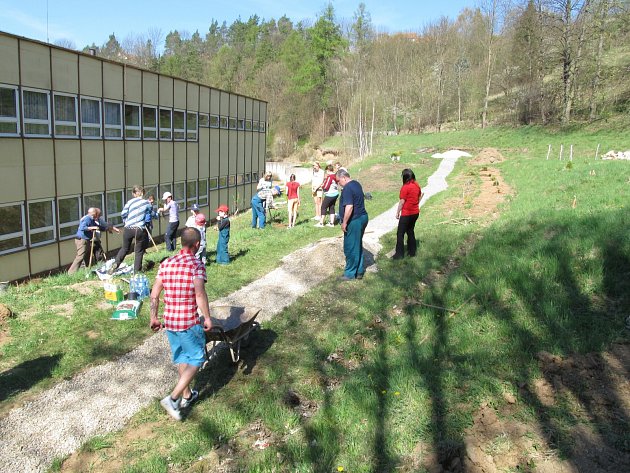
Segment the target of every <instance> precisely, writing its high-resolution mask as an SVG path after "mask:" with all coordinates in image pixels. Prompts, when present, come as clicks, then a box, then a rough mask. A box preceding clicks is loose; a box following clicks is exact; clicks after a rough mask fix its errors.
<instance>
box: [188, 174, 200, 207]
mask: <svg viewBox="0 0 630 473" xmlns="http://www.w3.org/2000/svg"><path fill="white" fill-rule="evenodd" d="M190 185H194V186H195V188H194V189H189V188H188V186H190ZM185 187H186V208H187V209H189V208H191V207H192V206H193V204H197V205H199V199H198V195H199V194H198V191H199V187H198V183H197V181H196V180H194V181H186V186H185ZM191 190H194V192H193V195H190V193H189V191H191Z"/></svg>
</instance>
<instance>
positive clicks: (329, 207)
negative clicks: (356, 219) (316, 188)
mask: <svg viewBox="0 0 630 473" xmlns="http://www.w3.org/2000/svg"><path fill="white" fill-rule="evenodd" d="M337 197H339V196H337V195H336V196H335V197H324V200H323V202H322V216H324V215H335V202H337Z"/></svg>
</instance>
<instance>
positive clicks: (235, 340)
mask: <svg viewBox="0 0 630 473" xmlns="http://www.w3.org/2000/svg"><path fill="white" fill-rule="evenodd" d="M261 310H262V309H260V308H259V307H238V306H228V305H226V306H215V307H210V320H212V329H211V330H209V331H207V332H205V334H206V345H205V347H204V354H205V357H206V363H207V362H208V361H210V359H211V358H212V357H213V356H214V355H215V354H216V353H217V350H218V346H219V344H220V343H221V342H222V343H224V344H225V345H226V346H227V347H228V348H229V349H230V355H231V356H232V361H233V362H234V363H237V362H238V361H239V360H240V356H241V342H243V341H245V340H247V337H249V335H250V334H251V333H252V332H253V331H254V330H258V329H259V328H260V324H259V323H258V322H256V317H258V314H259V313H260V311H261Z"/></svg>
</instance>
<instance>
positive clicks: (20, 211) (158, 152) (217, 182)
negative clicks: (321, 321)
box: [0, 32, 267, 280]
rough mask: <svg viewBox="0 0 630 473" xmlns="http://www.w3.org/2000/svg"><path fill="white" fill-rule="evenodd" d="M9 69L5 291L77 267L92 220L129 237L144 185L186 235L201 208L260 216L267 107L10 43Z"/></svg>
mask: <svg viewBox="0 0 630 473" xmlns="http://www.w3.org/2000/svg"><path fill="white" fill-rule="evenodd" d="M0 64H1V65H2V66H1V67H0V175H1V176H2V185H1V186H0V280H14V279H19V278H24V277H28V276H31V275H34V274H38V273H42V272H45V271H48V270H53V269H56V268H60V267H63V266H65V265H68V264H70V263H71V262H72V260H73V258H74V255H75V252H76V249H75V245H74V235H75V233H76V230H77V228H78V224H79V219H80V218H81V216H83V215H84V214H85V213H86V211H87V209H88V208H89V207H99V208H101V209H103V212H104V215H105V217H106V218H107V219H108V220H109V221H110V222H112V223H114V224H116V225H122V218H121V216H120V213H121V210H122V208H123V205H124V203H125V201H126V200H127V199H128V198H129V197H130V195H131V187H132V186H133V185H134V184H141V185H143V186H144V187H145V189H146V194H145V195H147V196H148V195H150V194H154V195H155V196H156V199H159V198H160V197H161V196H162V193H163V192H166V191H169V192H171V193H173V195H174V198H175V199H176V200H177V201H178V202H179V203H180V209H181V213H180V220H181V221H182V225H183V222H184V221H185V219H186V217H187V215H186V213H187V212H188V210H187V209H189V208H190V207H191V206H192V205H193V204H194V203H197V204H198V205H199V206H200V207H202V211H205V213H206V214H210V215H212V212H211V211H210V210H212V211H213V210H214V209H215V208H216V207H217V206H218V205H219V204H220V203H225V204H228V205H229V206H230V207H231V209H232V210H234V207H236V206H239V208H241V209H242V208H245V207H246V206H249V201H250V198H251V196H252V192H255V186H256V184H257V181H258V175H259V174H260V173H261V171H264V166H265V149H266V133H265V130H266V128H267V127H266V116H267V103H266V102H264V101H260V100H256V99H253V98H250V97H245V96H242V95H237V94H233V93H229V92H226V91H222V90H217V89H214V88H211V87H207V86H204V85H201V84H198V83H193V82H189V81H185V80H181V79H178V78H175V77H170V76H166V75H162V74H157V73H154V72H150V71H147V70H142V69H139V68H136V67H133V66H129V65H125V64H121V63H116V62H112V61H109V60H106V59H102V58H98V57H94V56H91V55H87V54H83V53H79V52H76V51H72V50H67V49H64V48H59V47H56V46H52V45H49V44H45V43H40V42H37V41H33V40H30V39H27V38H22V37H18V36H14V35H11V34H7V33H3V32H0ZM204 208H205V209H204ZM167 223H168V222H167V221H166V220H165V219H160V220H159V224H155V225H154V234H155V235H156V236H157V235H160V234H162V233H163V231H164V230H165V228H166V225H167ZM102 240H103V246H104V247H105V249H106V250H107V251H111V250H114V249H116V248H119V247H120V245H121V236H120V235H118V234H114V233H112V234H106V235H105V234H104V235H103V237H102Z"/></svg>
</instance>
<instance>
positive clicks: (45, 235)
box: [31, 230, 55, 245]
mask: <svg viewBox="0 0 630 473" xmlns="http://www.w3.org/2000/svg"><path fill="white" fill-rule="evenodd" d="M54 239H55V231H54V230H45V231H43V232H37V233H31V245H35V244H37V243H43V242H46V241H52V240H54Z"/></svg>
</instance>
